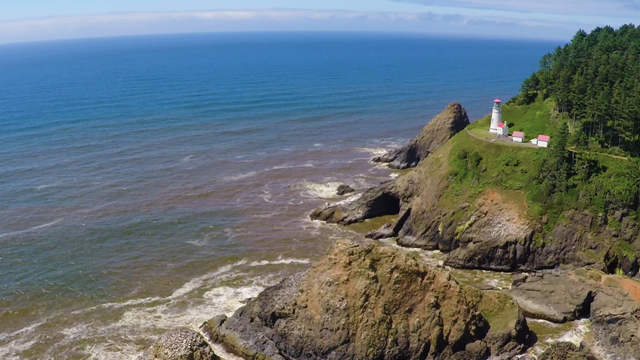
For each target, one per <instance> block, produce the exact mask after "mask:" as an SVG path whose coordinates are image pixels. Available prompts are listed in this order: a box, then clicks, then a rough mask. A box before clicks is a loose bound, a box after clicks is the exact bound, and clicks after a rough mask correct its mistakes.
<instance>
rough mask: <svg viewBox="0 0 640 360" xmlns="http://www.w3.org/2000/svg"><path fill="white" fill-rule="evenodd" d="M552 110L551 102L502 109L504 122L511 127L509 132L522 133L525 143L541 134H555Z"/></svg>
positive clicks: (510, 106)
mask: <svg viewBox="0 0 640 360" xmlns="http://www.w3.org/2000/svg"><path fill="white" fill-rule="evenodd" d="M552 108H553V103H552V102H550V101H536V102H535V103H533V104H530V105H515V104H509V105H505V106H504V107H503V108H502V120H503V121H504V122H505V123H507V125H509V131H522V132H524V135H525V141H529V140H530V139H534V138H537V137H538V135H541V134H544V135H553V134H554V133H555V124H554V122H553V121H552V116H551V114H552V112H551V109H552ZM512 124H513V125H512Z"/></svg>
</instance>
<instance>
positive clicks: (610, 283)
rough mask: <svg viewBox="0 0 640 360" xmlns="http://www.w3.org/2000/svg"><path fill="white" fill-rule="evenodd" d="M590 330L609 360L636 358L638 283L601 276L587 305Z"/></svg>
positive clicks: (639, 316)
mask: <svg viewBox="0 0 640 360" xmlns="http://www.w3.org/2000/svg"><path fill="white" fill-rule="evenodd" d="M591 330H592V332H593V333H594V337H595V339H596V340H597V341H598V345H599V346H600V347H601V348H602V349H603V350H604V352H605V353H608V354H614V355H615V356H614V357H613V358H618V359H636V360H638V359H640V283H638V282H637V281H634V280H631V279H625V278H621V277H614V276H605V277H604V278H603V280H602V281H601V285H600V287H599V289H598V293H597V295H596V297H595V299H594V301H593V304H591Z"/></svg>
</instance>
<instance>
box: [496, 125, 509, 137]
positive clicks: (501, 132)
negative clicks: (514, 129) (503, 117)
mask: <svg viewBox="0 0 640 360" xmlns="http://www.w3.org/2000/svg"><path fill="white" fill-rule="evenodd" d="M498 136H505V137H507V136H509V126H507V124H505V123H503V122H501V123H500V124H499V125H498Z"/></svg>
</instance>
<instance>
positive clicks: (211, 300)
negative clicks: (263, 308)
mask: <svg viewBox="0 0 640 360" xmlns="http://www.w3.org/2000/svg"><path fill="white" fill-rule="evenodd" d="M264 289H265V288H264V287H263V286H259V285H250V286H243V287H240V288H232V287H228V286H223V287H217V288H214V289H213V290H211V291H207V292H206V293H205V294H204V298H205V299H207V303H208V306H211V307H213V308H215V309H216V310H217V311H219V312H221V313H223V314H225V315H227V316H231V315H233V313H234V312H235V311H236V310H238V309H239V308H240V307H242V306H243V305H244V304H245V301H246V300H247V299H251V298H254V297H256V296H258V295H259V294H260V293H261V292H262V290H264Z"/></svg>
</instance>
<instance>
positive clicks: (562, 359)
mask: <svg viewBox="0 0 640 360" xmlns="http://www.w3.org/2000/svg"><path fill="white" fill-rule="evenodd" d="M538 360H597V359H596V357H595V356H593V355H592V354H590V353H589V352H588V351H587V350H585V349H580V348H578V347H577V346H575V345H573V344H572V343H568V342H561V343H554V344H552V345H551V346H550V347H549V348H548V349H547V350H546V351H545V352H544V353H542V355H540V357H539V358H538Z"/></svg>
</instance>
